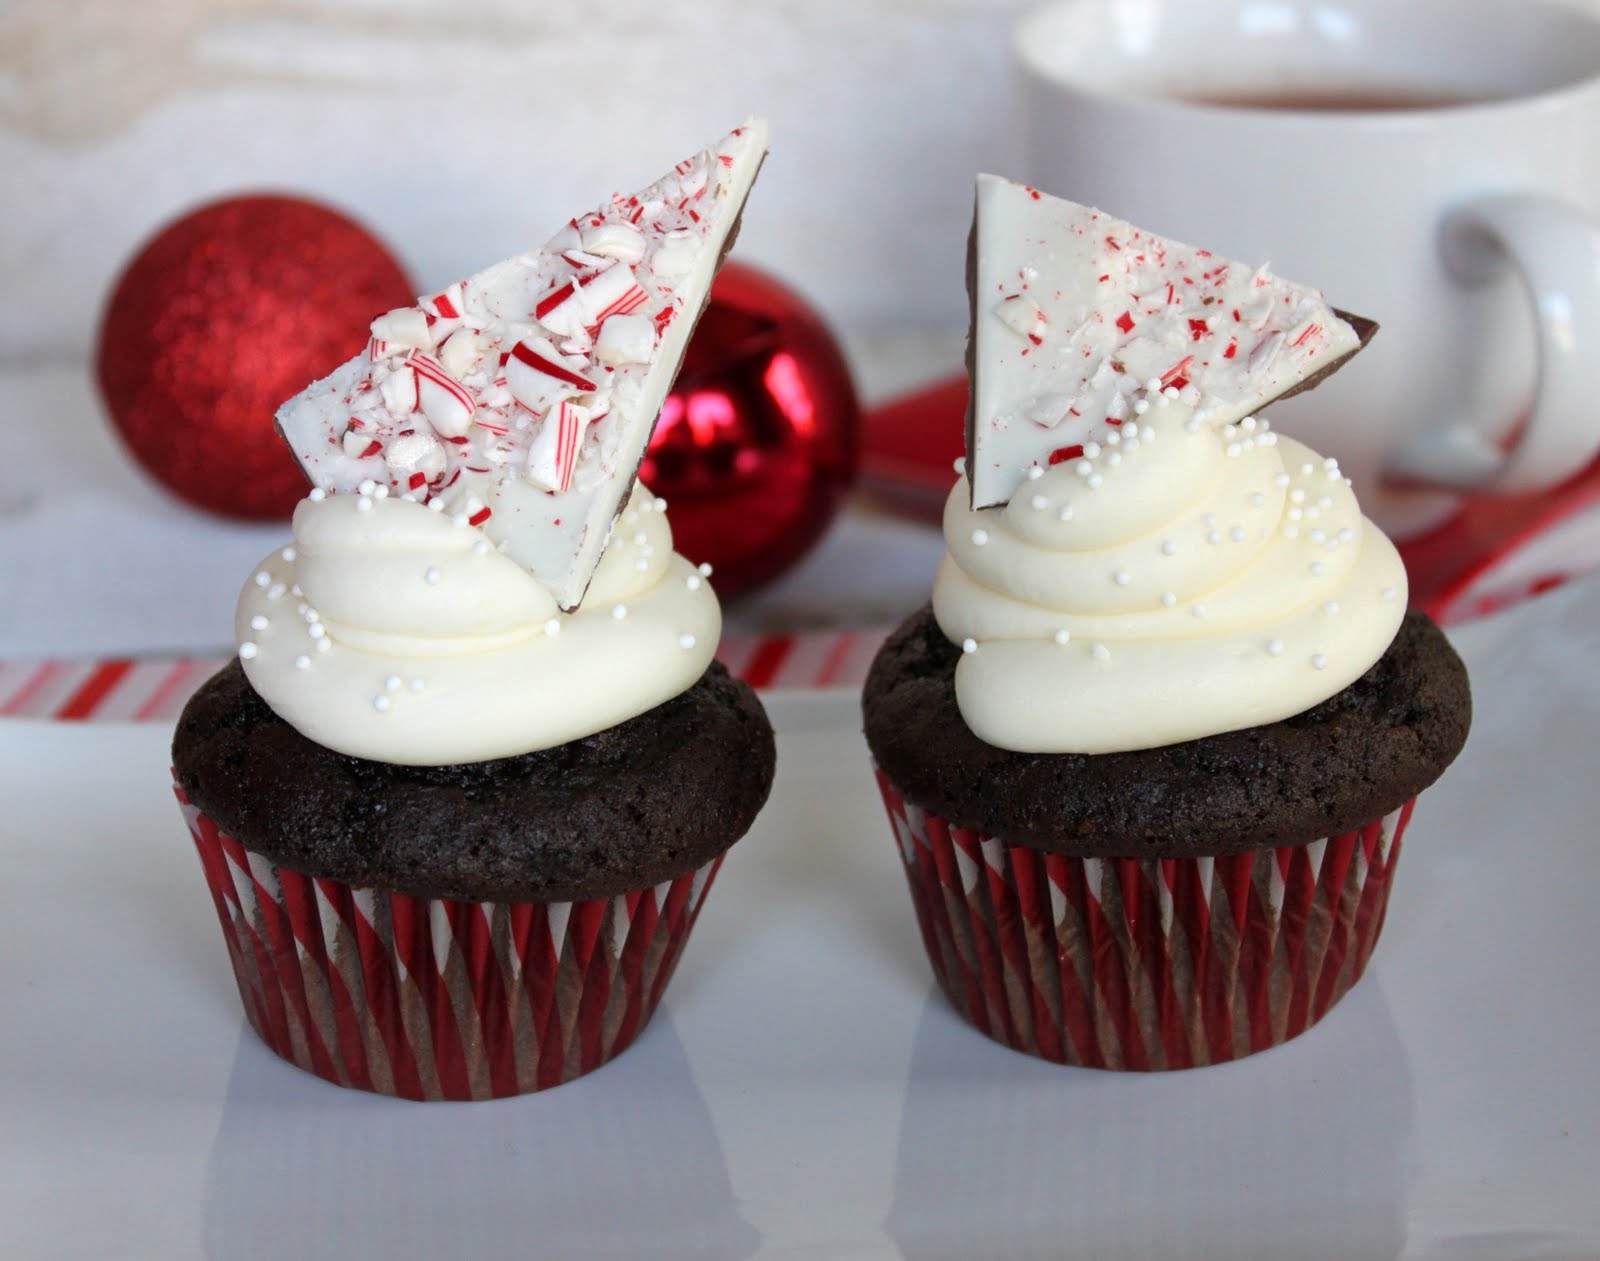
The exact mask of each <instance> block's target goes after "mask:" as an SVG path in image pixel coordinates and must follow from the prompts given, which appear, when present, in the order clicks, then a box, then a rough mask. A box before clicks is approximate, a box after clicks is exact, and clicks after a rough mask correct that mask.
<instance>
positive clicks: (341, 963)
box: [178, 788, 722, 1099]
mask: <svg viewBox="0 0 1600 1261" xmlns="http://www.w3.org/2000/svg"><path fill="white" fill-rule="evenodd" d="M178 800H179V803H180V804H181V806H182V807H183V813H184V817H185V818H186V819H187V820H188V823H189V830H190V832H191V833H192V834H193V836H194V842H195V846H196V848H197V849H198V850H199V853H200V864H201V866H202V868H203V869H204V871H205V877H206V883H207V884H208V885H209V886H210V888H211V895H212V898H213V900H214V901H215V902H216V907H217V918H218V920H219V921H220V922H221V925H222V935H223V938H224V939H225V940H226V942H227V946H228V956H229V958H230V959H231V960H232V963H233V974H234V978H235V980H236V981H237V982H238V985H239V997H240V999H241V1000H242V1001H243V1003H244V1010H245V1015H246V1017H248V1019H249V1021H250V1024H251V1026H252V1027H253V1028H254V1029H255V1031H256V1032H257V1033H258V1034H260V1035H261V1038H262V1040H263V1041H264V1042H265V1043H266V1044H267V1045H268V1046H269V1047H271V1048H272V1049H273V1050H274V1051H275V1052H277V1053H278V1054H279V1055H280V1056H282V1057H283V1058H284V1059H286V1060H288V1061H289V1062H290V1063H292V1064H297V1065H299V1066H300V1067H301V1068H303V1069H306V1070H307V1071H308V1072H312V1073H315V1074H316V1075H317V1076H319V1077H323V1078H326V1079H327V1080H328V1081H331V1082H335V1083H337V1084H338V1085H341V1086H354V1087H357V1088H359V1089H362V1090H371V1091H376V1092H377V1093H379V1094H385V1095H399V1096H402V1097H404V1098H407V1099H492V1098H498V1097H502V1096H505V1095H516V1094H524V1093H526V1092H528V1091H533V1090H543V1089H545V1088H547V1087H550V1086H556V1085H560V1084H561V1083H562V1082H565V1081H570V1080H572V1079H573V1078H574V1077H577V1076H579V1075H581V1074H583V1073H587V1072H589V1071H591V1070H592V1069H595V1068H598V1067H599V1066H600V1065H601V1064H604V1063H605V1062H606V1061H607V1060H609V1059H610V1058H611V1057H612V1056H614V1055H616V1054H618V1053H619V1052H620V1051H622V1050H623V1049H624V1048H625V1047H627V1046H628V1044H629V1043H631V1042H632V1041H633V1039H634V1038H635V1037H636V1036H637V1035H638V1033H639V1031H640V1030H641V1029H643V1028H644V1026H645V1024H646V1022H647V1021H648V1020H649V1019H650V1016H651V1014H652V1013H653V1012H654V1011H655V1008H656V1004H657V1003H658V1002H659V1001H660V999H661V993H662V991H663V990H664V989H665V988H666V985H667V982H668V980H669V979H671V976H672V970H673V968H674V967H675V966H676V965H677V962H678V956H679V954H680V953H681V952H682V950H683V946H684V942H685V941H687V939H688V936H689V931H690V929H691V928H692V927H693V926H694V921H695V917H696V916H697V915H698V914H699V910H700V907H701V905H702V903H703V901H704V898H705V894H706V890H707V889H708V888H709V887H710V885H711V881H712V879H713V878H714V877H715V875H716V873H717V869H718V867H720V866H721V865H722V857H721V856H720V855H719V856H718V857H717V858H716V859H714V860H713V861H711V862H709V863H707V864H706V865H705V866H703V867H701V868H699V869H698V870H696V871H692V872H690V873H688V874H687V875H684V876H680V877H678V878H677V879H676V880H668V881H664V882H662V883H661V884H658V885H656V886H654V887H653V888H646V889H642V890H639V891H637V892H633V893H626V894H622V895H620V896H617V897H611V898H591V899H587V900H585V901H579V902H547V903H541V902H469V901H457V900H453V899H446V898H422V897H412V896H409V895H407V894H403V893H388V892H384V891H382V890H376V889H356V888H352V887H350V886H349V885H347V884H343V883H341V882H339V881H337V880H324V879H318V878H315V877H312V876H307V875H304V874H303V873H301V872H298V871H293V870H291V869H290V868H287V867H283V866H279V865H277V864H275V863H273V862H271V861H270V860H269V859H267V858H264V857H262V855H260V854H257V853H254V852H252V851H251V850H248V849H246V848H245V847H244V846H243V845H241V844H240V843H239V842H238V841H237V840H235V839H234V838H233V837H231V836H228V835H227V834H226V833H224V832H222V831H221V830H220V829H219V828H218V826H217V824H216V823H215V822H214V821H213V820H212V819H211V818H210V817H208V816H207V815H205V814H204V813H202V812H201V811H200V810H199V808H198V807H196V806H194V805H193V804H192V803H191V802H190V801H189V800H188V798H187V796H186V795H185V794H184V792H183V790H182V789H181V788H180V789H178Z"/></svg>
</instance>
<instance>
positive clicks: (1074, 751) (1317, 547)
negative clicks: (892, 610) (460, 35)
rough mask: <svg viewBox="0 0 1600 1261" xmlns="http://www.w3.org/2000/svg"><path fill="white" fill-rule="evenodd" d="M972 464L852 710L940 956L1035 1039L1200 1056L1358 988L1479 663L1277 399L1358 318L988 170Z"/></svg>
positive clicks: (976, 256) (998, 1023) (1267, 1040)
mask: <svg viewBox="0 0 1600 1261" xmlns="http://www.w3.org/2000/svg"><path fill="white" fill-rule="evenodd" d="M973 241H974V243H973V258H972V266H971V269H970V275H971V288H972V293H973V321H974V322H973V337H972V354H971V368H972V376H973V407H972V415H971V418H970V422H969V436H968V452H969V454H968V460H967V474H966V475H965V476H963V477H962V478H961V480H960V481H959V482H958V483H957V485H956V487H955V488H954V489H953V490H952V492H951V495H950V499H949V501H948V503H947V505H946V510H945V517H944V531H945V538H946V542H947V545H948V549H949V551H948V555H947V557H946V559H945V562H944V565H943V566H942V568H941V570H940V573H939V577H938V580H937V583H936V585H935V589H934V594H933V603H932V606H931V608H930V609H927V610H924V611H922V612H921V613H918V614H916V615H914V616H913V617H912V618H911V619H910V620H909V621H908V622H907V623H906V624H905V625H904V626H902V627H901V628H900V629H899V630H898V631H897V632H896V634H895V635H893V636H892V637H891V638H890V639H889V641H888V642H887V643H886V644H885V646H884V648H883V650H882V652H881V653H880V654H879V656H878V658H877V660H876V662H875V663H874V666H873V669H872V672H871V675H870V677H869V679H868V683H867V687H866V694H865V715H866V732H867V739H868V743H869V745H870V746H871V750H872V754H873V757H874V759H875V760H876V762H877V766H878V770H879V780H880V784H881V786H882V788H883V793H884V797H885V801H886V803H887V805H888V808H889V813H890V818H891V821H892V822H893V824H894V827H895V831H896V835H897V838H898V840H899V844H900V851H901V855H902V857H903V859H904V861H905V866H906V872H907V876H908V879H909V881H910V886H911V890H912V896H913V901H914V902H915V904H916V907H917V913H918V918H919V922H920V924H921V927H922V932H923V938H924V942H925V944H926V946H927V949H928V954H929V958H930V960H931V961H932V963H933V967H934V972H935V975H936V976H937V977H938V979H939V981H940V983H941V985H942V986H943V988H944V989H945V991H946V993H947V994H948V995H949V996H950V998H951V1000H952V1002H954V1003H955V1005H956V1006H957V1008H958V1009H959V1010H961V1011H962V1013H963V1014H964V1015H966V1016H967V1017H968V1018H969V1019H970V1020H972V1021H973V1022H974V1023H975V1024H977V1025H978V1027H979V1028H981V1029H983V1030H984V1031H985V1032H987V1033H989V1034H990V1035H991V1036H993V1037H995V1038H997V1039H998V1040H1000V1041H1002V1042H1005V1043H1007V1044H1008V1045H1011V1046H1014V1047H1016V1048H1018V1049H1020V1050H1025V1051H1029V1052H1032V1053H1034V1054H1037V1055H1041V1056H1044V1057H1045V1058H1048V1059H1054V1060H1059V1061H1062V1062H1065V1063H1073V1064H1084V1065H1091V1066H1096V1067H1105V1068H1125V1069H1160V1068H1179V1067H1186V1066H1190V1065H1196V1064H1206V1063H1213V1062H1217V1061H1221V1060H1227V1059H1232V1058H1236V1057H1238V1056H1241V1055H1245V1054H1248V1053H1250V1052H1253V1051H1258V1050H1261V1049H1263V1048H1265V1047H1268V1046H1272V1045H1275V1044H1276V1043H1279V1042H1282V1041H1284V1040H1285V1039H1287V1038H1290V1037H1293V1036H1295V1035H1296V1034H1298V1033H1299V1032H1301V1031H1302V1030H1304V1029H1305V1028H1307V1027H1308V1026H1309V1025H1310V1024H1312V1023H1314V1022H1315V1021H1316V1020H1317V1019H1319V1018H1320V1017H1321V1016H1322V1015H1323V1014H1324V1013H1325V1012H1326V1011H1327V1010H1328V1009H1329V1008H1330V1007H1331V1006H1332V1005H1333V1004H1334V1003H1335V1002H1336V1001H1337V1000H1338V998H1339V997H1340V996H1341V995H1342V994H1343V993H1344V992H1345V991H1346V990H1347V989H1348V988H1349V987H1350V986H1351V985H1352V984H1353V983H1354V982H1355V981H1356V979H1357V978H1358V977H1359V976H1360V975H1361V972H1362V970H1363V969H1364V967H1365V966H1366V962H1367V959H1368V957H1369V955H1370V953H1371V950H1372V948H1373V944H1374V942H1375V941H1376V939H1377V936H1378V932H1379V930H1380V928H1381V926H1382V923H1383V917H1384V910H1385V908H1386V905H1387V899H1388V893H1389V888H1390V880H1391V876H1392V872H1393V868H1394V863H1395V860H1396V859H1397V857H1398V855H1399V852H1400V844H1401V839H1402V836H1403V834H1404V831H1405V827H1406V824H1407V822H1408V821H1409V819H1410V817H1411V811H1412V807H1413V804H1414V801H1415V799H1416V797H1417V794H1418V793H1420V792H1421V791H1422V790H1423V789H1424V788H1426V787H1427V786H1428V785H1429V784H1431V783H1432V782H1433V781H1434V780H1435V779H1436V778H1437V777H1438V776H1439V775H1440V774H1441V773H1442V772H1443V771H1444V769H1445V767H1446V766H1447V765H1448V764H1449V763H1450V762H1451V760H1453V758H1454V757H1455V755H1456V753H1457V752H1458V751H1459V750H1460V748H1461V745H1462V743H1463V742H1464V740H1465V738H1466V732H1467V727H1468V724H1469V721H1470V712H1471V702H1470V694H1469V691H1468V687H1467V682H1466V675H1465V671H1464V669H1463V667H1462V665H1461V663H1460V660H1459V659H1458V658H1457V657H1456V655H1455V653H1454V652H1453V651H1452V650H1451V648H1450V646H1449V644H1448V643H1447V642H1446V641H1445V639H1444V637H1443V635H1442V634H1441V633H1440V632H1439V630H1438V628H1437V627H1435V626H1434V625H1433V624H1432V623H1431V622H1430V621H1428V619H1427V618H1426V617H1424V616H1423V615H1422V614H1420V613H1415V612H1413V613H1407V612H1406V603H1405V597H1406V582H1405V572H1404V569H1403V568H1402V566H1401V564H1400V559H1399V557H1398V555H1397V554H1396V552H1395V550H1394V548H1393V546H1392V545H1391V544H1390V543H1389V541H1388V540H1387V539H1386V538H1385V537H1384V536H1383V534H1382V533H1381V532H1380V531H1379V530H1378V529H1377V528H1376V527H1375V526H1374V525H1373V524H1372V523H1371V522H1370V521H1367V520H1366V519H1365V518H1363V516H1362V515H1361V512H1360V509H1359V507H1358V506H1357V504H1356V501H1355V497H1354V495H1353V493H1352V491H1351V488H1350V486H1349V484H1348V482H1347V481H1346V479H1345V478H1344V477H1343V476H1342V474H1341V473H1340V472H1339V469H1338V466H1337V464H1336V463H1335V462H1334V461H1331V460H1325V459H1323V458H1322V457H1321V456H1319V455H1317V454H1316V453H1315V452H1313V451H1311V450H1309V449H1308V448H1306V447H1304V446H1303V445H1301V444H1299V443H1296V442H1293V441H1291V440H1289V439H1287V438H1280V436H1279V435H1278V434H1276V433H1275V432H1274V431H1273V430H1272V429H1271V428H1270V426H1268V425H1267V424H1266V422H1265V421H1263V420H1261V419H1260V418H1259V417H1258V416H1257V415H1256V412H1257V411H1258V409H1259V408H1261V407H1262V406H1264V405H1266V404H1267V403H1268V402H1270V401H1271V400H1272V399H1274V398H1280V397H1283V396H1285V395H1286V394H1288V393H1291V392H1293V391H1295V390H1296V389H1300V388H1305V386H1306V385H1308V384H1311V383H1314V382H1315V381H1316V380H1317V379H1319V378H1320V377H1321V376H1323V375H1326V373H1327V372H1329V371H1331V370H1333V369H1334V368H1336V367H1338V366H1340V365H1341V364H1342V363H1343V362H1344V361H1345V360H1346V359H1348V358H1349V357H1350V356H1351V355H1352V354H1354V353H1355V352H1356V351H1357V350H1358V349H1359V348H1360V346H1361V344H1362V343H1363V341H1364V340H1365V338H1366V337H1369V336H1370V335H1371V332H1372V328H1373V326H1371V325H1370V324H1368V323H1367V322H1365V321H1359V320H1355V319H1354V318H1353V317H1351V318H1346V317H1344V316H1343V315H1342V314H1341V313H1338V312H1336V311H1334V310H1332V309H1331V308H1329V307H1328V306H1327V304H1326V303H1325V302H1324V301H1323V299H1322V297H1321V295H1320V294H1318V293H1316V292H1315V291H1313V290H1309V289H1306V288H1304V287H1303V286H1299V285H1294V284H1291V283H1289V282H1286V281H1283V280H1281V279H1278V278H1277V277H1274V276H1271V275H1270V274H1269V273H1268V272H1267V271H1266V270H1265V269H1258V268H1254V267H1249V266H1246V265H1243V264H1240V263H1237V262H1233V261H1230V260H1227V259H1223V258H1220V257H1218V256H1216V255H1214V254H1211V253H1209V252H1207V251H1203V250H1194V249H1191V248H1190V247H1187V246H1183V245H1180V244H1178V243H1176V242H1172V241H1167V240H1163V239H1162V238H1158V237H1154V236H1152V235H1150V234H1149V233H1145V232H1142V231H1141V230H1139V229H1137V228H1134V227H1133V226H1132V225H1130V224H1127V223H1124V222H1122V221H1120V220H1116V219H1113V218H1111V217H1110V216H1107V215H1104V214H1102V213H1100V212H1097V211H1093V210H1090V209H1089V208H1087V207H1082V206H1077V205H1074V204H1073V203H1070V202H1063V201H1059V200H1058V199H1055V198H1050V197H1047V196H1045V195H1043V194H1041V193H1039V192H1037V191H1036V190H1033V189H1028V188H1024V187H1022V186H1020V185H1015V184H1010V183H1008V182H1006V181H1002V180H997V179H994V178H992V177H983V178H981V179H980V181H979V192H978V212H977V222H976V227H975V231H974V238H973Z"/></svg>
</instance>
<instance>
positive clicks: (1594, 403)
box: [1015, 0, 1600, 536]
mask: <svg viewBox="0 0 1600 1261" xmlns="http://www.w3.org/2000/svg"><path fill="white" fill-rule="evenodd" d="M1015 54H1016V57H1017V59H1018V62H1019V65H1020V67H1021V79H1022V94H1023V112H1024V129H1025V138H1026V154H1027V156H1026V159H1025V165H1024V169H1023V172H1022V175H1023V177H1024V178H1026V179H1027V180H1028V181H1029V182H1031V183H1033V184H1035V185H1036V186H1038V187H1039V188H1042V189H1044V190H1046V191H1048V192H1051V193H1055V194H1058V195H1060V196H1063V197H1069V198H1071V199H1072V200H1074V201H1080V202H1087V203H1090V204H1094V205H1098V206H1100V207H1102V208H1104V209H1105V210H1107V211H1109V212H1111V213H1112V214H1115V215H1118V216H1120V217H1122V218H1125V219H1131V220H1133V221H1134V222H1135V223H1138V224H1139V225H1140V226H1141V227H1146V228H1149V229H1151V230H1153V231H1155V232H1159V233H1162V234H1164V235H1168V236H1173V237H1176V238H1178V239H1179V240H1183V241H1189V242H1192V243H1197V244H1201V245H1204V246H1206V247H1207V248H1211V249H1215V250H1217V251H1219V252H1223V253H1227V254H1231V255H1232V256H1234V257H1236V258H1241V259H1247V260H1251V261H1257V262H1270V263H1271V264H1272V268H1273V270H1274V271H1275V272H1277V273H1278V274H1280V275H1282V276H1286V277H1288V278H1290V279H1293V280H1298V281H1302V282H1304V283H1306V284H1310V285H1315V286H1317V287H1318V288H1321V289H1322V290H1324V291H1325V292H1326V294H1327V296H1328V299H1329V301H1331V302H1332V303H1333V304H1334V305H1335V306H1337V307H1341V308H1343V309H1345V310H1348V311H1354V312H1357V313H1358V314H1361V315H1365V316H1369V317H1371V318H1372V319H1375V320H1377V321H1378V323H1379V325H1380V331H1379V333H1378V335H1377V337H1376V339H1375V340H1374V341H1373V342H1372V344H1371V345H1370V346H1369V347H1368V348H1367V350H1366V351H1364V352H1363V353H1362V354H1361V355H1360V356H1359V357H1358V358H1357V359H1356V360H1354V361H1353V362H1352V363H1351V364H1350V365H1349V366H1347V367H1346V368H1344V369H1343V370H1342V371H1341V372H1339V373H1337V374H1336V375H1335V376H1333V377H1332V378H1331V379H1330V380H1328V381H1327V382H1326V383H1324V384H1323V385H1322V386H1321V387H1319V388H1318V389H1317V390H1315V391H1312V392H1310V393H1308V394H1304V395H1301V396H1300V397H1298V398H1295V399H1292V400H1287V401H1285V402H1283V403H1280V404H1278V405H1277V406H1275V407H1273V408H1270V409H1269V410H1268V414H1269V415H1270V416H1271V417H1272V419H1273V421H1274V423H1275V424H1277V425H1278V426H1279V427H1280V428H1282V429H1285V430H1287V431H1289V432H1291V433H1294V434H1296V435H1297V436H1301V437H1303V438H1305V439H1306V441H1308V442H1309V443H1310V444H1311V445H1313V446H1315V447H1316V448H1318V449H1319V450H1322V451H1325V452H1326V453H1328V454H1330V455H1335V456H1337V457H1338V458H1339V459H1340V461H1341V463H1342V464H1343V466H1344V468H1345V469H1346V471H1347V472H1348V473H1349V474H1350V476H1351V477H1352V478H1353V479H1354V480H1355V482H1356V488H1357V491H1358V492H1359V493H1360V495H1361V497H1362V503H1363V506H1364V507H1365V508H1366V510H1367V511H1368V512H1369V513H1370V514H1371V515H1372V516H1374V517H1375V518H1376V519H1377V520H1378V521H1379V522H1380V524H1382V525H1383V526H1384V527H1385V528H1386V529H1388V530H1389V531H1390V532H1391V533H1395V534H1399V535H1402V536H1403V535H1406V534H1412V533H1416V532H1417V531H1418V530H1421V529H1423V528H1425V527H1426V526H1428V525H1429V524H1432V523H1433V522H1435V521H1437V520H1438V519H1439V518H1441V517H1442V516H1444V515H1445V514H1446V513H1448V511H1449V510H1450V508H1451V507H1452V505H1453V504H1455V503H1456V502H1457V499H1458V496H1459V495H1460V494H1461V493H1462V492H1464V491H1471V490H1481V491H1487V492H1513V491H1530V490H1537V489H1540V488H1543V487H1548V486H1552V485H1554V484H1556V483H1558V482H1560V481H1562V480H1563V479H1565V478H1566V477H1568V476H1570V475H1572V474H1574V473H1576V472H1577V471H1579V470H1580V469H1581V468H1583V467H1584V466H1585V465H1586V464H1588V463H1589V461H1590V460H1591V459H1592V458H1593V457H1594V456H1595V455H1596V453H1597V452H1600V389H1597V388H1596V378H1597V376H1600V10H1596V11H1594V12H1585V11H1583V10H1581V9H1578V8H1574V7H1569V6H1567V5H1563V4H1558V3H1555V2H1554V0H1405V2H1404V3H1402V2H1400V0H1207V2H1205V3H1200V2H1198V0H1058V2H1057V3H1053V4H1050V5H1049V6H1047V7H1045V8H1042V9H1040V10H1037V11H1035V12H1034V13H1033V14H1031V15H1030V16H1028V17H1027V18H1025V19H1024V20H1023V21H1022V23H1021V24H1020V25H1019V26H1018V28H1017V31H1016V37H1015Z"/></svg>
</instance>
